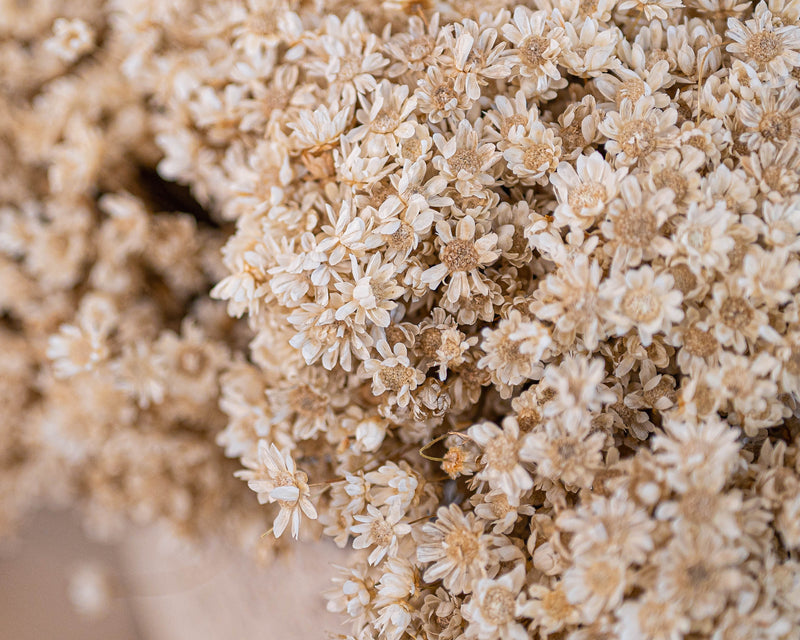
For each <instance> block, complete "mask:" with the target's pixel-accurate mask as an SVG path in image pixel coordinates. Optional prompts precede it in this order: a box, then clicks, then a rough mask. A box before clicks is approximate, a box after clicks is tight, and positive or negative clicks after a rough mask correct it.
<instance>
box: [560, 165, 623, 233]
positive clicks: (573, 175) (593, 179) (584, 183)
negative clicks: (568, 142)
mask: <svg viewBox="0 0 800 640" xmlns="http://www.w3.org/2000/svg"><path fill="white" fill-rule="evenodd" d="M627 173H628V170H627V169H626V168H624V167H623V168H620V169H617V170H616V171H615V170H614V169H613V168H612V167H611V165H610V164H608V162H606V160H605V159H604V158H603V156H602V155H601V154H600V153H599V152H597V151H595V152H593V153H592V154H591V155H588V156H585V155H580V156H578V158H577V159H576V161H575V166H574V167H573V165H572V164H571V163H569V162H561V163H560V164H559V165H558V168H557V170H556V172H555V173H551V174H550V184H552V185H553V189H554V190H555V193H556V199H557V200H558V206H557V207H556V209H555V211H554V212H553V222H554V224H555V225H556V226H558V227H565V226H568V227H569V228H570V229H571V230H572V231H585V230H586V229H588V228H589V227H591V226H592V225H593V224H594V223H595V221H596V220H597V219H598V217H599V216H600V215H601V214H602V213H603V212H604V211H605V208H606V205H607V204H608V203H609V202H611V200H613V199H614V198H615V197H616V196H617V193H618V191H619V186H620V183H621V181H622V178H624V177H625V174H627Z"/></svg>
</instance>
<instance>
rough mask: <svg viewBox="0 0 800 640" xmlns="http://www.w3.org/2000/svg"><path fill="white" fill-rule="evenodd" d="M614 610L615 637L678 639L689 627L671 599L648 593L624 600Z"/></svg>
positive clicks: (625, 638)
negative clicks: (615, 621) (616, 634)
mask: <svg viewBox="0 0 800 640" xmlns="http://www.w3.org/2000/svg"><path fill="white" fill-rule="evenodd" d="M614 613H615V616H616V618H617V620H618V624H617V627H616V630H617V633H618V634H619V635H618V637H619V640H679V639H680V638H683V637H684V635H685V634H687V633H688V632H689V628H690V621H689V619H688V618H687V617H686V615H685V614H684V612H683V611H682V610H681V608H680V607H679V606H678V605H677V603H676V602H675V600H674V599H672V598H661V597H659V595H658V594H656V593H652V592H649V593H647V594H646V595H643V596H640V597H639V598H637V599H636V600H626V601H625V602H623V603H622V605H621V606H620V607H619V609H618V610H617V611H615V612H614Z"/></svg>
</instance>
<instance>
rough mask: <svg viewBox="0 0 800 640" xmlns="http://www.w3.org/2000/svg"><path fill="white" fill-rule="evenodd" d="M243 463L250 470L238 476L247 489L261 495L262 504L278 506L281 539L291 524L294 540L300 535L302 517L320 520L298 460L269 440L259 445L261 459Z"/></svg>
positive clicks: (277, 528) (277, 526)
mask: <svg viewBox="0 0 800 640" xmlns="http://www.w3.org/2000/svg"><path fill="white" fill-rule="evenodd" d="M243 462H244V463H245V466H247V467H248V468H247V469H246V470H242V471H237V472H236V476H237V477H238V478H241V479H242V480H246V481H247V486H248V487H250V489H252V490H253V491H255V492H256V493H257V494H258V501H259V502H260V503H261V504H264V503H267V502H277V503H278V506H279V507H280V512H279V513H278V516H277V517H276V518H275V524H274V526H273V533H274V534H275V537H276V538H280V537H281V535H282V534H283V532H284V531H285V530H286V527H287V526H288V525H289V522H291V523H292V537H294V538H297V536H298V535H299V532H300V517H301V514H303V515H305V516H306V517H307V518H310V519H311V520H316V519H317V510H316V509H315V508H314V505H313V504H312V503H311V499H310V498H311V491H310V489H309V488H308V476H306V474H305V473H303V472H302V471H298V469H297V466H296V465H295V462H294V459H293V458H292V456H291V455H290V454H289V453H288V452H281V451H279V450H278V447H276V446H275V444H271V445H268V444H267V442H266V440H259V442H258V459H257V460H247V459H244V460H243Z"/></svg>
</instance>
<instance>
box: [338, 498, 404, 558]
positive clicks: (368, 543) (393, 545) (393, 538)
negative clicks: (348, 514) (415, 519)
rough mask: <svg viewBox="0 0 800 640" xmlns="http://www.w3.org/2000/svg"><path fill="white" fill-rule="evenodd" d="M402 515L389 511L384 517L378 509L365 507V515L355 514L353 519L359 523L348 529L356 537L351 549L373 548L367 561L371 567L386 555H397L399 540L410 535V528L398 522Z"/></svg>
mask: <svg viewBox="0 0 800 640" xmlns="http://www.w3.org/2000/svg"><path fill="white" fill-rule="evenodd" d="M401 516H402V514H400V513H398V512H396V511H390V512H389V514H388V515H384V514H383V513H382V512H381V511H380V510H379V509H377V508H375V507H374V506H372V505H371V504H368V505H367V513H366V514H365V515H360V514H356V515H354V516H353V519H354V520H355V521H356V522H358V523H360V524H356V525H353V526H352V527H350V531H351V532H352V533H353V535H357V537H356V538H355V540H353V549H366V548H368V547H373V546H374V547H375V548H374V549H373V550H372V552H371V553H370V554H369V558H368V559H367V561H368V562H369V563H370V564H371V565H376V564H378V563H379V562H380V561H381V560H383V559H384V558H385V557H386V555H387V554H388V555H389V556H395V555H397V548H398V545H399V539H400V537H402V536H405V535H408V534H409V533H411V526H410V525H408V524H407V523H405V522H400V518H401Z"/></svg>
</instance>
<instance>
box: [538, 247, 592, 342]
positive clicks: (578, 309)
mask: <svg viewBox="0 0 800 640" xmlns="http://www.w3.org/2000/svg"><path fill="white" fill-rule="evenodd" d="M600 278H601V269H600V265H599V264H598V262H597V261H596V260H592V261H590V260H589V258H588V257H587V256H586V255H584V254H579V255H578V256H576V257H575V259H574V261H572V262H567V263H566V264H564V265H561V266H559V268H558V270H557V271H554V272H552V273H549V274H548V275H547V278H546V279H545V281H544V282H542V283H540V285H539V288H538V289H537V290H536V291H534V293H533V301H532V302H531V306H530V308H531V312H532V313H533V314H534V315H535V316H536V317H537V318H539V319H540V320H544V321H546V322H552V323H554V325H555V331H554V332H553V338H554V340H555V341H556V342H557V343H558V344H560V345H563V346H570V345H572V343H573V342H574V341H575V338H576V337H577V336H580V337H581V339H582V340H583V342H584V344H585V345H586V347H587V348H589V349H592V350H594V349H595V348H596V347H597V345H598V343H599V341H600V339H602V338H603V337H604V335H605V331H604V329H603V324H604V323H603V322H602V309H603V306H604V304H605V303H604V301H602V300H601V299H600V297H599V287H600Z"/></svg>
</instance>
